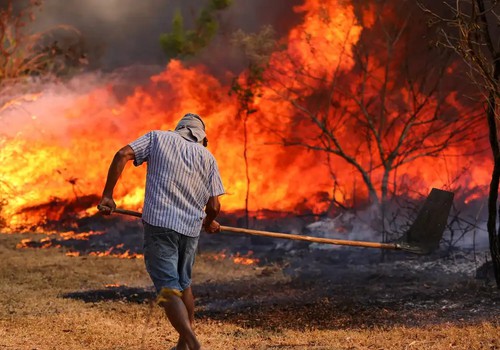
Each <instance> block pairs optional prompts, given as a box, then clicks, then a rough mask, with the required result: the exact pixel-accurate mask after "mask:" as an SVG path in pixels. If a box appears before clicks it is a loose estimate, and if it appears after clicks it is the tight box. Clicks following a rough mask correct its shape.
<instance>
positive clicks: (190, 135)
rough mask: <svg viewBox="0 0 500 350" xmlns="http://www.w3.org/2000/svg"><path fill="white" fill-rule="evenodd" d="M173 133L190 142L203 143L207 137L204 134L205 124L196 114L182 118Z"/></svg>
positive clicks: (188, 114) (189, 114)
mask: <svg viewBox="0 0 500 350" xmlns="http://www.w3.org/2000/svg"><path fill="white" fill-rule="evenodd" d="M175 132H176V133H178V134H179V135H180V136H182V137H183V138H184V139H186V140H188V141H192V142H203V139H204V138H205V137H207V134H206V133H205V123H203V120H201V118H200V116H199V115H198V114H194V113H187V114H186V115H184V117H182V119H181V120H179V122H178V123H177V126H176V127H175Z"/></svg>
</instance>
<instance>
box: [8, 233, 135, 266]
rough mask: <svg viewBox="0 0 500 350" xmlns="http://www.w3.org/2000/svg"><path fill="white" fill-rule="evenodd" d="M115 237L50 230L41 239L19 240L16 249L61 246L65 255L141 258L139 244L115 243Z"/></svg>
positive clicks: (102, 234)
mask: <svg viewBox="0 0 500 350" xmlns="http://www.w3.org/2000/svg"><path fill="white" fill-rule="evenodd" d="M116 240H117V238H116V237H113V235H108V234H107V233H106V232H105V231H88V232H74V231H66V232H60V233H57V232H51V233H48V236H47V237H44V238H41V239H38V240H37V239H32V238H26V239H23V240H21V241H20V242H19V243H18V244H17V245H16V248H17V249H26V248H36V249H46V248H61V249H64V250H66V253H65V254H66V256H69V257H78V256H84V255H89V256H97V257H105V256H109V257H114V258H121V259H142V258H143V254H142V253H140V252H139V250H140V247H139V245H134V244H127V243H119V244H116V243H114V241H116Z"/></svg>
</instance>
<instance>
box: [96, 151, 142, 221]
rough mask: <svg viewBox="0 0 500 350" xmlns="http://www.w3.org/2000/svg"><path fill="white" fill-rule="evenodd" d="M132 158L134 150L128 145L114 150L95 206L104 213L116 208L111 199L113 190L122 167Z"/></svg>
mask: <svg viewBox="0 0 500 350" xmlns="http://www.w3.org/2000/svg"><path fill="white" fill-rule="evenodd" d="M134 159H135V153H134V150H133V149H132V147H130V146H129V145H127V146H125V147H122V148H121V149H120V150H119V151H118V152H116V154H115V156H114V158H113V161H112V162H111V165H110V166H109V170H108V177H107V179H106V185H105V186H104V191H103V192H102V198H101V201H100V202H99V205H98V206H97V208H98V209H99V210H100V211H102V212H103V213H104V214H110V213H112V212H113V210H115V209H116V204H115V201H114V200H113V191H114V189H115V186H116V183H117V182H118V179H119V178H120V175H121V174H122V172H123V169H124V168H125V164H127V162H128V161H129V160H134Z"/></svg>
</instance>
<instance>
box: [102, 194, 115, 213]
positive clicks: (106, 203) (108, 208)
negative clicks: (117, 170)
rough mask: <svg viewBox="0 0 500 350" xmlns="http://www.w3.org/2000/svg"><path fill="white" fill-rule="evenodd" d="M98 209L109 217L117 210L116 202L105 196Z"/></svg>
mask: <svg viewBox="0 0 500 350" xmlns="http://www.w3.org/2000/svg"><path fill="white" fill-rule="evenodd" d="M97 209H98V210H99V212H101V213H103V214H104V215H109V214H111V213H112V212H113V211H114V210H115V209H116V204H115V201H114V200H113V198H111V197H105V196H103V197H102V199H101V201H100V202H99V204H98V205H97Z"/></svg>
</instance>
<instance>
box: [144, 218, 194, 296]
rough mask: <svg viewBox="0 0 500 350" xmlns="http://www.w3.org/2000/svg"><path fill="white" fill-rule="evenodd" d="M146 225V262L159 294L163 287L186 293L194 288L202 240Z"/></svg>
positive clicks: (145, 223)
mask: <svg viewBox="0 0 500 350" xmlns="http://www.w3.org/2000/svg"><path fill="white" fill-rule="evenodd" d="M143 224H144V262H145V263H146V269H147V271H148V273H149V276H150V277H151V280H152V281H153V284H154V286H155V288H156V291H157V292H158V293H159V292H160V291H161V290H162V289H163V288H167V289H170V290H176V291H180V292H182V291H183V290H185V289H187V288H188V287H189V286H190V285H191V272H192V270H193V265H194V260H195V255H196V248H197V246H198V238H199V237H189V236H185V235H183V234H180V233H178V232H176V231H174V230H170V229H167V228H163V227H158V226H153V225H150V224H148V223H147V222H145V221H143Z"/></svg>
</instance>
